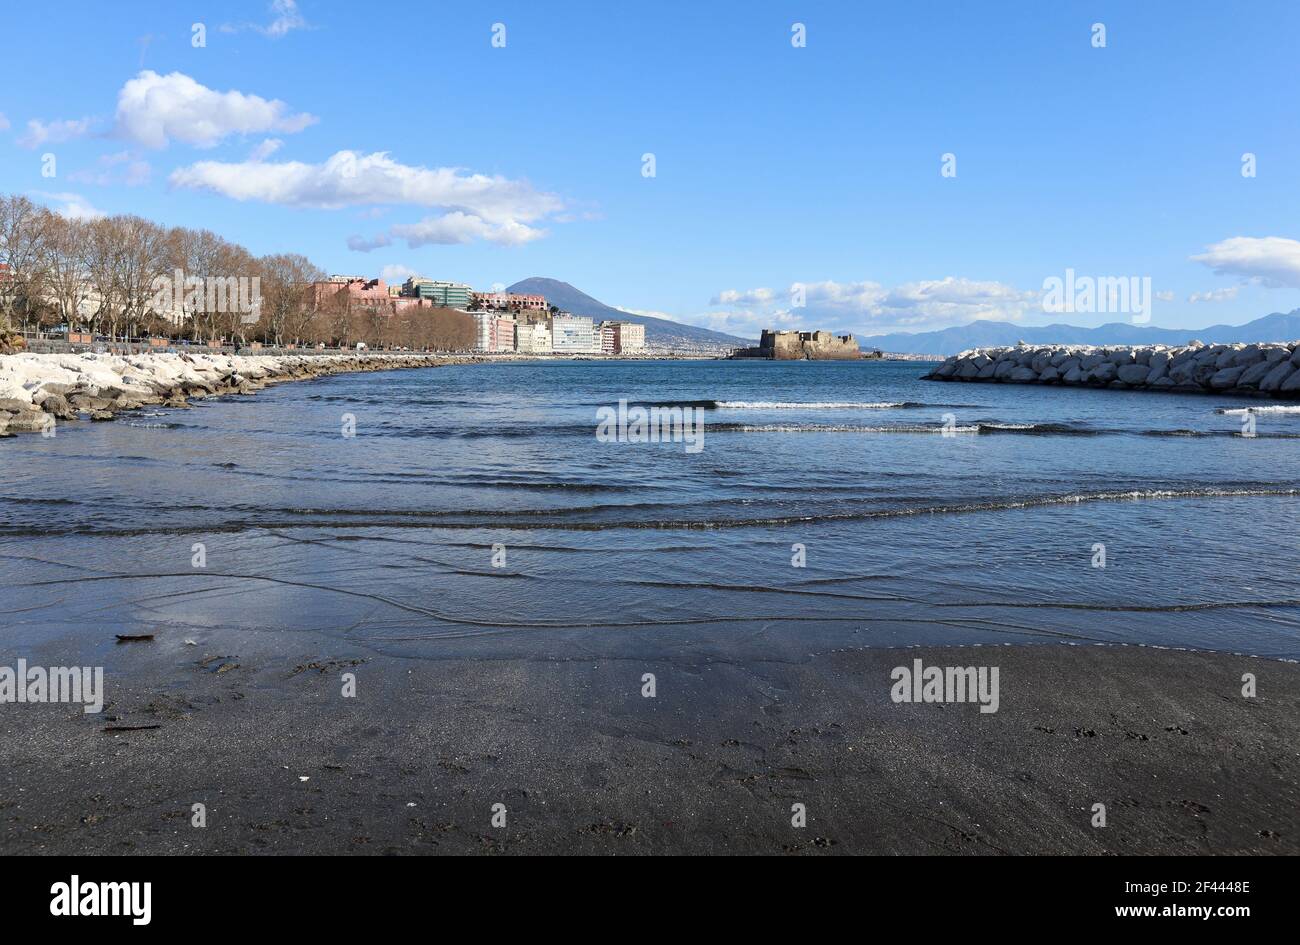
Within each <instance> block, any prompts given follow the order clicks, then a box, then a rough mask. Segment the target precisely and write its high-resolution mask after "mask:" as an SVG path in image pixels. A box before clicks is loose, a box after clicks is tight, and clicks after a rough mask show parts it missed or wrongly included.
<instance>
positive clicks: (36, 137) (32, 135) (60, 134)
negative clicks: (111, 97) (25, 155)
mask: <svg viewBox="0 0 1300 945" xmlns="http://www.w3.org/2000/svg"><path fill="white" fill-rule="evenodd" d="M94 123H95V120H94V119H93V118H81V119H67V120H65V121H51V122H44V121H39V120H38V119H35V118H33V119H32V120H31V121H29V122H28V123H27V131H26V132H25V133H23V134H22V135H21V136H20V137H19V138H18V144H19V146H20V147H24V148H39V147H40V146H41V145H43V144H62V143H63V142H65V141H71V140H73V139H74V138H81V137H84V136H85V135H87V134H88V133H89V132H90V127H91V125H93V124H94Z"/></svg>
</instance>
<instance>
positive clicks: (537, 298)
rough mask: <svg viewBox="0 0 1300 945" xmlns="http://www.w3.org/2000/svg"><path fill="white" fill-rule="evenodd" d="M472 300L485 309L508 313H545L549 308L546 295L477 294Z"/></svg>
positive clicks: (474, 294)
mask: <svg viewBox="0 0 1300 945" xmlns="http://www.w3.org/2000/svg"><path fill="white" fill-rule="evenodd" d="M470 298H471V300H472V301H475V302H477V303H478V304H479V305H480V306H482V307H483V308H485V309H492V308H500V309H506V310H507V311H511V310H514V309H518V310H519V311H521V312H528V311H539V312H545V311H546V310H547V309H548V307H549V306H548V305H547V304H546V296H544V295H516V294H515V293H513V292H475V293H473V294H472V295H471V296H470Z"/></svg>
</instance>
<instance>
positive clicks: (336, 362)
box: [0, 353, 468, 436]
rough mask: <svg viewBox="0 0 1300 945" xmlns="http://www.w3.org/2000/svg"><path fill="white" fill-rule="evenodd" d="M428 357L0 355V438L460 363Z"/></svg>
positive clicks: (363, 355) (395, 355) (421, 355)
mask: <svg viewBox="0 0 1300 945" xmlns="http://www.w3.org/2000/svg"><path fill="white" fill-rule="evenodd" d="M463 360H468V359H463V358H454V357H449V356H446V355H433V354H301V355H255V356H241V355H215V354H193V355H191V354H140V355H126V356H117V355H110V354H94V353H85V354H12V355H2V356H0V436H9V435H12V434H14V433H35V432H43V431H48V430H51V429H52V428H53V426H54V424H55V422H57V421H59V420H77V419H82V418H87V419H90V420H112V419H113V418H114V417H116V416H117V414H119V413H121V412H123V411H129V410H139V409H141V408H143V407H149V406H166V407H184V406H186V405H187V404H188V402H189V400H190V399H191V398H204V397H219V396H222V395H224V394H251V393H253V392H254V391H258V390H261V389H262V388H264V387H266V386H267V385H268V384H278V383H281V382H284V381H298V380H310V379H311V378H315V377H324V376H326V375H330V374H343V373H351V372H358V371H393V370H399V369H402V368H427V367H438V366H442V365H447V364H456V363H460V362H461V361H463Z"/></svg>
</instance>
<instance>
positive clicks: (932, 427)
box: [705, 423, 1110, 436]
mask: <svg viewBox="0 0 1300 945" xmlns="http://www.w3.org/2000/svg"><path fill="white" fill-rule="evenodd" d="M705 432H706V433H707V432H723V433H725V432H738V433H940V434H942V433H948V434H949V435H952V434H957V433H963V434H998V433H1006V434H1015V433H1022V434H1030V435H1038V436H1099V435H1101V434H1102V433H1105V432H1110V431H1104V430H1091V429H1087V428H1085V427H1077V426H1071V425H1070V424H1067V423H972V424H966V425H964V426H952V427H945V426H944V425H943V424H941V423H934V424H918V423H899V424H891V425H888V426H869V425H864V424H856V423H753V424H715V425H711V426H708V427H706V428H705Z"/></svg>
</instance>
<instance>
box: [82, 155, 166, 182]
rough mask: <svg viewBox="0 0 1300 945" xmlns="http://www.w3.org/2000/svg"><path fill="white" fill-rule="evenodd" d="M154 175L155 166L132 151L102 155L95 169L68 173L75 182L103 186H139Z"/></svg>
mask: <svg viewBox="0 0 1300 945" xmlns="http://www.w3.org/2000/svg"><path fill="white" fill-rule="evenodd" d="M152 176H153V167H152V166H151V165H150V164H149V162H148V161H145V160H142V159H141V158H140V157H139V156H138V155H136V154H133V153H132V152H130V151H118V152H117V153H115V154H105V155H103V156H102V157H100V158H99V160H98V161H97V162H96V168H95V169H93V170H89V169H87V170H79V171H73V172H72V173H71V174H69V175H68V180H70V181H73V182H75V183H85V184H98V185H99V186H101V187H103V186H107V185H110V184H125V185H126V186H127V187H139V186H141V185H142V184H147V183H149V178H150V177H152Z"/></svg>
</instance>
